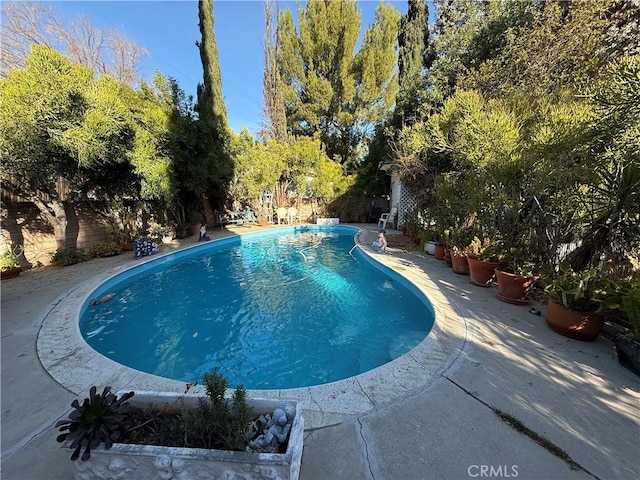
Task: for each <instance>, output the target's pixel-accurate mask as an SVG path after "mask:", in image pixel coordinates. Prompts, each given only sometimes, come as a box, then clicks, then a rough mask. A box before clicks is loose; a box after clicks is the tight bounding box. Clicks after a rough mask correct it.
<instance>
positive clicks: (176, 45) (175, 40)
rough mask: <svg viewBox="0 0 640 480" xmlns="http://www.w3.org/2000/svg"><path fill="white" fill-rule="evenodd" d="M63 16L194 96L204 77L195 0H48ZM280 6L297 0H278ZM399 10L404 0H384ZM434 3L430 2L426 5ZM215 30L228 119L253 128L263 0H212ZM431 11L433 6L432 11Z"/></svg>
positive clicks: (371, 0) (366, 21) (368, 2)
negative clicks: (110, 39)
mask: <svg viewBox="0 0 640 480" xmlns="http://www.w3.org/2000/svg"><path fill="white" fill-rule="evenodd" d="M50 3H51V4H52V5H53V6H54V8H55V9H56V10H57V11H58V12H59V13H61V14H62V16H63V18H64V19H65V20H71V19H73V18H75V17H77V16H78V15H86V16H88V17H89V19H90V20H91V23H92V25H94V26H95V27H98V28H113V29H116V30H118V31H119V32H121V33H122V34H124V35H125V36H126V37H127V38H129V39H130V40H132V41H134V42H135V43H136V44H138V45H140V46H143V47H145V48H146V49H147V50H148V52H149V56H148V57H147V58H146V59H145V61H144V64H143V68H142V70H141V72H140V74H141V75H142V77H143V78H145V79H150V78H151V76H152V75H153V71H154V68H158V69H159V70H160V71H161V72H162V73H163V74H164V75H167V76H170V77H173V78H175V79H176V80H177V81H178V84H179V85H180V87H181V88H182V89H183V90H184V91H185V92H186V93H187V94H191V95H193V96H194V98H195V96H196V95H195V94H196V85H197V84H198V83H199V82H202V63H201V61H200V55H199V52H198V49H197V47H196V45H195V42H196V41H197V40H200V31H199V29H198V2H197V0H172V1H163V0H120V1H118V0H107V1H100V0H84V1H67V0H57V1H52V2H50ZM277 3H278V7H279V8H280V9H284V8H291V9H292V10H293V11H294V12H295V5H296V3H295V1H286V0H278V2H277ZM387 3H391V4H392V5H393V6H394V7H395V8H396V9H397V10H398V11H400V12H401V13H403V14H404V13H406V11H407V1H406V0H398V1H388V0H387ZM377 5H378V1H377V0H360V1H359V6H360V9H361V11H362V33H361V35H363V34H364V29H365V27H366V26H368V25H370V24H371V23H372V22H373V18H374V14H375V9H376V7H377ZM432 8H433V7H432V6H431V5H430V10H431V9H432ZM213 13H214V19H215V24H214V31H215V35H216V42H217V45H218V53H219V56H220V69H221V72H222V91H223V94H224V97H225V105H226V107H227V115H228V120H229V125H230V126H231V128H233V130H234V131H235V132H239V131H240V129H241V128H242V127H247V128H248V129H249V131H250V132H251V133H252V134H255V133H256V132H257V131H258V130H259V128H260V124H261V122H262V121H263V116H262V72H263V63H264V50H263V45H264V3H263V1H261V0H214V6H213ZM430 13H431V14H432V15H433V12H430Z"/></svg>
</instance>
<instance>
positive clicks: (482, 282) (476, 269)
mask: <svg viewBox="0 0 640 480" xmlns="http://www.w3.org/2000/svg"><path fill="white" fill-rule="evenodd" d="M467 262H469V276H470V277H471V279H470V282H471V283H473V284H474V285H477V286H479V287H490V286H491V282H492V280H493V276H494V275H495V270H496V268H498V266H500V262H487V261H485V260H477V259H475V258H471V257H469V258H467Z"/></svg>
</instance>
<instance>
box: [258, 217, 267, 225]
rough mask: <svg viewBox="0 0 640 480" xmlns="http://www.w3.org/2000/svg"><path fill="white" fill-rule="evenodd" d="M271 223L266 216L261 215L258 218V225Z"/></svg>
mask: <svg viewBox="0 0 640 480" xmlns="http://www.w3.org/2000/svg"><path fill="white" fill-rule="evenodd" d="M268 224H269V221H268V220H267V219H266V218H265V217H260V218H259V219H258V225H260V226H261V227H266V226H267V225H268Z"/></svg>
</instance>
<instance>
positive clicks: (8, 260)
mask: <svg viewBox="0 0 640 480" xmlns="http://www.w3.org/2000/svg"><path fill="white" fill-rule="evenodd" d="M23 252H24V248H23V247H22V245H13V246H10V247H7V249H6V250H5V251H4V253H3V254H2V255H0V269H2V270H8V269H10V268H16V267H19V266H20V264H21V262H22V258H23V257H22V254H23Z"/></svg>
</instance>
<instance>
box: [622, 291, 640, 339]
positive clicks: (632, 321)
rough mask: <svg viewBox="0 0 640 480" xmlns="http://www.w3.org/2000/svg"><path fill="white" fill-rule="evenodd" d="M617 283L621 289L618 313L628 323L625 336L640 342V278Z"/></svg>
mask: <svg viewBox="0 0 640 480" xmlns="http://www.w3.org/2000/svg"><path fill="white" fill-rule="evenodd" d="M619 283H620V289H621V291H622V301H621V303H620V313H621V314H622V315H623V317H624V318H625V320H626V321H627V323H628V325H629V331H628V332H627V333H626V334H625V336H626V337H629V338H631V339H633V340H636V341H638V342H640V280H636V281H631V282H628V281H626V280H625V281H622V280H621V281H620V282H619Z"/></svg>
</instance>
